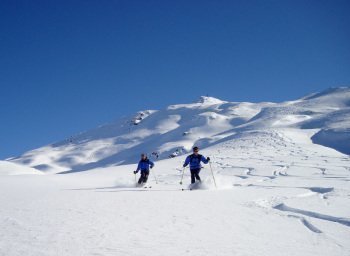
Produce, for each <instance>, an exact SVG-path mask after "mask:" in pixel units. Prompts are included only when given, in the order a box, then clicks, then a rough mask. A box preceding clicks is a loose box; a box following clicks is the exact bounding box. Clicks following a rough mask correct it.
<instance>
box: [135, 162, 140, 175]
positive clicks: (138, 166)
mask: <svg viewBox="0 0 350 256" xmlns="http://www.w3.org/2000/svg"><path fill="white" fill-rule="evenodd" d="M140 169H141V162H139V164H138V165H137V169H136V171H135V173H137V172H138V171H139V170H140Z"/></svg>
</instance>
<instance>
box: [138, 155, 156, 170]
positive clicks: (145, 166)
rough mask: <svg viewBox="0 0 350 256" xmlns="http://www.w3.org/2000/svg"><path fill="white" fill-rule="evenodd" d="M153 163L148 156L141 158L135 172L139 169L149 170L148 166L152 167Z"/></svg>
mask: <svg viewBox="0 0 350 256" xmlns="http://www.w3.org/2000/svg"><path fill="white" fill-rule="evenodd" d="M153 166H154V163H153V162H152V161H151V160H149V159H148V158H146V159H145V160H141V161H140V162H139V164H138V166H137V169H136V172H138V171H140V170H141V172H144V171H149V168H150V167H151V168H153Z"/></svg>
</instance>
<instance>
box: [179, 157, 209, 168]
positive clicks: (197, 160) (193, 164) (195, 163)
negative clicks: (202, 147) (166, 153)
mask: <svg viewBox="0 0 350 256" xmlns="http://www.w3.org/2000/svg"><path fill="white" fill-rule="evenodd" d="M201 162H203V163H205V164H207V163H208V162H209V161H208V160H207V159H206V158H205V157H204V156H202V155H200V154H198V155H197V156H196V155H195V154H192V155H189V156H188V157H186V160H185V163H184V165H183V167H186V166H187V165H188V164H190V169H191V170H194V169H201V168H202V165H201Z"/></svg>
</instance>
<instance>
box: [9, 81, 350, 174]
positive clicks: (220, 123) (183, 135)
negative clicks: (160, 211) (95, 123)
mask: <svg viewBox="0 0 350 256" xmlns="http://www.w3.org/2000/svg"><path fill="white" fill-rule="evenodd" d="M286 128H288V129H298V130H300V131H305V132H308V133H309V131H310V130H312V132H311V137H310V138H311V140H312V141H313V142H314V143H317V144H321V145H324V146H328V147H331V148H334V149H336V150H339V151H341V152H343V153H346V154H350V146H348V145H350V143H349V142H350V135H349V134H350V133H349V129H350V88H349V87H340V88H330V89H328V90H325V91H323V92H320V93H314V94H312V95H309V96H305V97H303V98H301V99H299V100H295V101H287V102H281V103H271V102H262V103H249V102H227V101H222V100H219V99H216V98H213V97H206V96H202V97H200V99H199V101H197V102H195V103H191V104H178V105H171V106H169V107H168V108H166V109H163V110H157V111H156V110H146V111H140V112H138V113H137V114H136V115H135V116H132V117H127V118H123V119H120V120H119V121H117V122H114V123H111V124H107V125H104V126H101V127H98V128H96V129H93V130H90V131H87V132H83V133H80V134H78V135H76V136H72V137H70V138H69V139H67V140H64V141H61V142H58V143H54V144H51V145H47V146H45V147H42V148H38V149H35V150H32V151H29V152H27V153H25V154H23V155H22V156H19V157H16V158H12V159H9V161H11V162H14V163H18V164H23V165H26V166H28V167H31V168H35V169H38V170H41V171H45V172H75V171H83V170H89V169H93V168H96V167H107V166H115V165H120V164H130V163H134V162H135V161H137V159H138V157H139V154H140V153H141V152H145V153H147V154H148V155H149V156H154V157H155V156H157V157H159V160H160V159H167V158H169V157H176V156H178V155H182V154H185V153H188V152H190V151H191V148H192V147H193V146H194V145H197V146H199V147H201V148H207V147H210V146H213V145H215V144H217V143H221V142H224V141H225V140H231V139H232V136H233V135H234V138H235V139H237V138H239V137H240V136H244V134H245V133H247V132H249V131H258V132H262V131H264V130H279V129H286ZM308 130H309V131H308Z"/></svg>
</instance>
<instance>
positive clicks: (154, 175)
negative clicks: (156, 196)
mask: <svg viewBox="0 0 350 256" xmlns="http://www.w3.org/2000/svg"><path fill="white" fill-rule="evenodd" d="M152 175H153V177H154V179H155V180H156V184H158V179H157V175H156V173H155V172H154V170H153V171H152Z"/></svg>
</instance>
